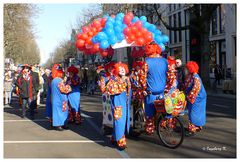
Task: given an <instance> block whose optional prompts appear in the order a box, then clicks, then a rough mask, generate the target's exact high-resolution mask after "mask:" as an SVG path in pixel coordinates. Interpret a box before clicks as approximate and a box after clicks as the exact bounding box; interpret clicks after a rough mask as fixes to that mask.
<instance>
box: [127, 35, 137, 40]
mask: <svg viewBox="0 0 240 162" xmlns="http://www.w3.org/2000/svg"><path fill="white" fill-rule="evenodd" d="M128 37H129V40H131V41H135V39H136V37H135V35H134V34H129V35H128Z"/></svg>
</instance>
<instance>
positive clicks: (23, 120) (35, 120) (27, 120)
mask: <svg viewBox="0 0 240 162" xmlns="http://www.w3.org/2000/svg"><path fill="white" fill-rule="evenodd" d="M29 121H34V122H39V121H49V120H48V119H34V120H30V119H22V120H21V119H20V120H4V122H29Z"/></svg>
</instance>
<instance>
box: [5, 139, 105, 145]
mask: <svg viewBox="0 0 240 162" xmlns="http://www.w3.org/2000/svg"><path fill="white" fill-rule="evenodd" d="M4 143H6V144H15V143H104V141H103V140H95V141H92V140H78V141H77V140H75V141H74V140H73V141H72V140H63V141H4Z"/></svg>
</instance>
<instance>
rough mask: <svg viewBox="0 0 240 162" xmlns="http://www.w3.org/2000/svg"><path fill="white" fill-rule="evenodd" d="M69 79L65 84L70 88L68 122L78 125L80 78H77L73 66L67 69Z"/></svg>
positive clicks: (79, 119) (79, 118)
mask: <svg viewBox="0 0 240 162" xmlns="http://www.w3.org/2000/svg"><path fill="white" fill-rule="evenodd" d="M67 71H68V73H69V77H68V79H67V84H68V85H70V86H71V88H72V92H70V93H69V94H68V101H69V115H68V117H69V118H68V121H69V122H74V121H75V124H80V122H81V116H80V78H79V77H78V75H77V74H78V69H77V68H76V67H75V66H70V67H69V68H68V69H67Z"/></svg>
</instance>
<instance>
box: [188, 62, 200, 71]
mask: <svg viewBox="0 0 240 162" xmlns="http://www.w3.org/2000/svg"><path fill="white" fill-rule="evenodd" d="M186 68H187V69H188V71H189V73H191V74H193V73H198V70H199V67H198V64H197V63H196V62H195V61H189V62H188V63H187V64H186Z"/></svg>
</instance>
